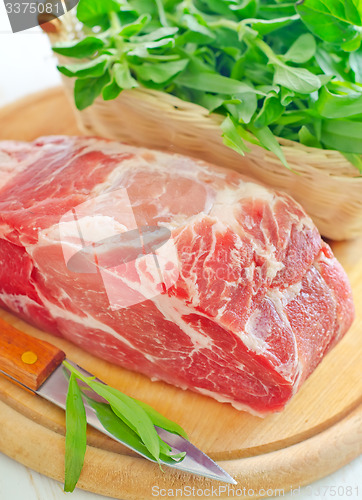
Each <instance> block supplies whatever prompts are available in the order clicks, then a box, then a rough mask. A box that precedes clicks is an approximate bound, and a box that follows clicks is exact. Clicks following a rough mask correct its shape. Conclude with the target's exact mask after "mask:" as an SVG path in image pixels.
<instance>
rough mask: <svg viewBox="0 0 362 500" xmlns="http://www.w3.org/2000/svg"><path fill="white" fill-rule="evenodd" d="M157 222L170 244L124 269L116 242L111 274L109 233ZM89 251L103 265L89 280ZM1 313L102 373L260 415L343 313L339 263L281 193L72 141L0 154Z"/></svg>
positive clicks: (174, 158)
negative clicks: (128, 375)
mask: <svg viewBox="0 0 362 500" xmlns="http://www.w3.org/2000/svg"><path fill="white" fill-rule="evenodd" d="M127 204H128V205H127ZM155 226H158V227H161V228H166V229H167V230H168V231H169V234H170V235H172V237H171V238H169V239H168V241H167V242H166V243H165V244H164V245H162V241H161V242H159V243H158V245H156V244H154V246H153V247H152V248H151V247H150V248H148V249H147V251H145V252H144V253H145V254H147V255H143V256H142V255H141V256H139V258H138V259H133V260H132V258H133V257H134V256H133V257H132V255H131V254H132V249H133V250H134V251H135V250H137V244H135V242H134V241H133V243H132V241H131V242H130V241H128V243H126V247H124V244H123V247H122V248H123V250H124V248H126V254H127V251H128V250H129V251H130V252H131V254H129V257H128V259H127V258H126V259H125V258H124V255H123V256H122V255H121V254H122V252H120V254H119V255H118V258H120V259H121V260H120V263H119V265H118V264H117V263H116V260H117V259H116V257H117V248H116V247H117V245H115V244H114V241H116V242H117V241H121V240H120V239H119V240H117V239H116V240H112V238H110V237H112V236H116V237H117V235H118V237H119V236H120V235H121V234H123V233H127V234H131V230H133V233H134V229H137V228H142V227H143V228H144V227H146V228H149V227H151V228H152V227H153V228H154V227H155ZM77 231H78V232H77ZM139 234H141V233H139ZM165 234H166V233H165ZM80 235H81V236H80ZM80 237H81V239H82V241H81V244H80ZM139 237H140V236H139ZM107 238H108V239H107ZM108 240H109V241H108ZM107 241H108V243H109V244H107ZM112 241H113V243H112ZM99 242H101V243H99ZM127 244H128V247H127ZM97 245H98V246H99V249H100V250H99V255H98V254H97V255H98V257H99V256H101V257H102V258H104V259H105V260H104V262H106V264H104V265H103V268H102V265H101V264H99V262H96V263H95V264H94V263H93V264H94V266H95V267H97V266H98V267H99V269H98V272H97V269H92V265H90V267H89V269H88V271H87V269H84V266H83V268H82V265H81V264H82V262H83V264H84V262H85V261H86V259H87V258H89V256H90V255H93V257H94V255H95V254H92V252H89V248H92V247H93V248H94V249H95V248H96V247H97ZM151 246H152V245H151ZM157 246H158V249H155V248H156V247H157ZM162 248H164V249H165V248H166V249H168V250H167V251H164V252H163V255H162ZM82 249H83V253H82ZM127 249H128V250H127ZM77 252H78V253H77ZM87 252H88V253H87ZM94 252H96V250H94ZM107 252H108V253H109V252H111V253H112V252H116V253H115V255H113V257H112V258H110V259H109V261H108V262H107V255H108V253H107ZM152 252H153V255H151V253H152ZM123 253H124V252H123ZM133 253H135V252H133ZM136 253H137V252H136ZM74 255H76V257H74ZM157 255H158V257H159V263H158V266H156V264H155V262H156V261H157V258H156V257H157ZM93 257H91V259H90V260H91V261H92V258H93ZM131 257H132V258H131ZM71 258H73V260H72V262H73V264H72V265H73V267H72V266H71V265H70V264H69V262H70V261H71ZM74 259H75V260H74ZM77 259H78V261H77ZM112 259H113V260H112ZM77 262H78V264H77ZM156 263H157V262H156ZM76 265H78V268H79V269H78V270H77V269H76ZM74 266H75V267H74ZM152 266H153V267H152ZM160 273H163V275H162V274H161V278H162V279H161V278H159V276H160ZM107 280H108V281H107ZM118 299H119V300H118ZM0 305H1V306H2V307H4V308H7V309H8V310H10V311H12V312H14V313H15V314H17V315H18V316H20V317H22V318H24V319H26V320H27V321H29V322H32V323H33V324H34V325H36V326H38V327H39V328H41V329H43V330H46V331H49V332H52V333H53V334H55V335H58V336H62V337H64V338H66V339H68V340H69V341H71V342H73V343H75V344H77V345H78V346H80V347H81V348H83V349H85V350H87V351H89V352H91V353H93V354H95V355H96V356H99V357H101V358H103V359H105V360H108V361H110V362H112V363H115V364H118V365H121V366H123V367H125V368H128V369H130V370H134V371H137V372H142V373H144V374H146V375H147V376H149V377H151V378H152V379H153V380H155V379H160V380H164V381H166V382H169V383H170V384H174V385H176V386H178V387H182V388H183V389H191V390H193V391H196V392H198V393H201V394H205V395H208V396H211V397H213V398H215V399H217V400H218V401H222V402H229V403H231V404H232V405H233V406H235V408H238V409H242V410H244V409H245V410H247V411H250V412H252V413H255V414H259V415H262V414H266V413H269V412H274V411H278V410H281V409H282V408H283V407H284V406H285V404H286V403H287V401H289V400H290V398H291V397H292V396H293V394H295V392H296V391H297V390H298V388H299V387H300V386H301V384H302V383H303V381H304V380H305V379H306V378H307V377H308V376H309V375H310V374H311V373H312V372H313V370H314V369H315V368H316V366H317V365H318V364H319V363H320V361H321V360H322V359H323V357H324V356H325V354H326V353H327V352H328V351H329V350H330V349H331V348H332V347H333V346H334V345H335V344H336V343H337V342H338V341H339V340H340V339H341V338H342V336H343V335H344V334H345V333H346V331H347V330H348V328H349V327H350V325H351V323H352V320H353V316H354V308H353V303H352V297H351V290H350V286H349V284H348V280H347V277H346V275H345V273H344V271H343V269H342V267H341V266H340V264H339V263H338V262H337V261H336V259H335V258H334V256H333V254H332V252H331V250H330V248H329V246H328V245H327V244H326V243H324V242H323V241H322V239H321V237H320V235H319V233H318V231H317V229H316V228H315V226H314V225H313V223H312V221H311V219H310V218H309V217H308V216H307V215H306V214H305V212H304V211H303V209H302V208H301V207H300V205H298V204H297V203H296V202H295V201H294V200H293V199H291V198H290V197H289V196H287V195H285V194H283V193H279V192H278V193H277V192H273V191H271V190H269V189H266V188H265V187H263V186H261V185H258V184H256V183H254V182H251V181H250V180H248V179H245V178H243V177H241V176H240V175H239V174H238V173H236V172H233V171H230V170H226V169H222V168H218V167H214V166H211V165H208V164H205V163H203V162H201V161H196V160H192V159H190V158H186V157H182V156H178V155H173V154H166V153H161V152H157V151H150V150H146V149H141V148H136V147H131V146H128V145H124V144H119V143H115V142H110V141H107V140H101V139H95V138H84V137H79V138H77V137H47V138H40V139H38V140H36V141H35V142H34V143H32V144H29V143H21V142H12V141H6V142H2V143H0Z"/></svg>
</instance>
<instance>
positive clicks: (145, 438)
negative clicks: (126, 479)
mask: <svg viewBox="0 0 362 500" xmlns="http://www.w3.org/2000/svg"><path fill="white" fill-rule="evenodd" d="M87 384H88V385H89V387H90V388H91V389H93V390H94V392H96V393H97V394H98V395H99V396H102V398H104V399H105V400H106V401H108V403H109V404H110V405H111V408H112V410H113V411H114V413H115V414H116V415H117V416H118V417H119V418H120V419H121V420H123V421H124V422H125V423H126V424H127V425H128V426H129V427H130V428H131V429H133V430H135V432H137V434H138V435H139V437H140V438H141V439H142V442H143V444H144V445H145V446H146V448H147V450H148V451H149V452H150V453H151V455H152V456H153V458H154V459H155V460H157V461H158V460H159V458H160V444H159V440H158V434H157V432H156V430H155V427H154V425H153V424H152V421H151V419H150V418H149V416H148V415H147V413H146V412H145V411H144V410H143V409H142V408H141V407H140V406H139V405H138V404H137V403H136V402H135V401H134V400H133V399H132V398H130V397H129V396H126V395H125V394H123V393H122V392H120V391H118V390H117V389H114V388H113V387H109V386H106V385H104V384H102V383H100V382H96V381H92V380H88V381H87Z"/></svg>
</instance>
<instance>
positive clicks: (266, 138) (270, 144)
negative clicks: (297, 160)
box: [249, 126, 289, 168]
mask: <svg viewBox="0 0 362 500" xmlns="http://www.w3.org/2000/svg"><path fill="white" fill-rule="evenodd" d="M249 128H250V130H251V132H252V133H253V134H254V135H255V137H257V138H258V139H259V141H260V143H261V144H262V145H263V146H264V147H265V148H266V149H268V150H269V151H271V152H272V153H274V154H275V155H276V156H277V157H278V158H279V160H280V161H281V162H282V163H283V165H284V166H285V167H287V168H289V165H288V163H287V160H286V159H285V156H284V153H283V151H282V148H281V147H280V144H279V142H278V141H277V139H276V138H275V136H274V135H273V133H272V132H271V130H270V129H269V128H268V127H263V128H256V127H252V126H249Z"/></svg>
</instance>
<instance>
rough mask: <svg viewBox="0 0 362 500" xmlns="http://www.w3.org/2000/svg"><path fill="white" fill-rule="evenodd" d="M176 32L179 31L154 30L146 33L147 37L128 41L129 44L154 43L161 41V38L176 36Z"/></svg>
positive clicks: (173, 28) (141, 36)
mask: <svg viewBox="0 0 362 500" xmlns="http://www.w3.org/2000/svg"><path fill="white" fill-rule="evenodd" d="M178 31H179V29H178V28H176V27H169V28H159V29H156V30H155V31H151V33H148V34H147V35H140V36H138V37H131V38H130V40H131V42H139V43H147V42H154V41H157V40H162V38H170V37H172V36H174V35H176V33H177V32H178Z"/></svg>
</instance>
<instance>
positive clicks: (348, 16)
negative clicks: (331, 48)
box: [296, 0, 362, 44]
mask: <svg viewBox="0 0 362 500" xmlns="http://www.w3.org/2000/svg"><path fill="white" fill-rule="evenodd" d="M296 9H297V12H298V13H299V15H300V17H301V19H302V21H303V22H304V24H305V25H306V26H307V27H308V28H309V30H310V31H311V32H312V33H313V34H314V35H316V36H318V37H319V38H321V39H322V40H325V41H326V42H329V43H333V44H341V43H344V42H348V41H351V40H352V39H353V38H355V36H356V29H355V26H354V25H357V26H362V21H361V16H360V14H359V13H358V10H357V9H356V5H354V3H353V0H343V1H341V0H333V1H330V0H329V1H328V2H327V1H325V0H302V1H299V2H298V3H297V4H296ZM361 12H362V10H361Z"/></svg>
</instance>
